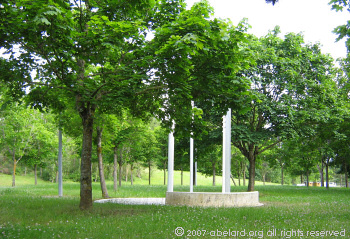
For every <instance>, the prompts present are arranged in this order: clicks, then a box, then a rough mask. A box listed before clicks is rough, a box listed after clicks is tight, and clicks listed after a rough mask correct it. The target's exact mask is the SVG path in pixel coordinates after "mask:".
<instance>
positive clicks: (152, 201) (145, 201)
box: [95, 198, 165, 205]
mask: <svg viewBox="0 0 350 239" xmlns="http://www.w3.org/2000/svg"><path fill="white" fill-rule="evenodd" d="M95 202H96V203H108V202H109V203H119V204H129V205H165V198H108V199H100V200H96V201H95Z"/></svg>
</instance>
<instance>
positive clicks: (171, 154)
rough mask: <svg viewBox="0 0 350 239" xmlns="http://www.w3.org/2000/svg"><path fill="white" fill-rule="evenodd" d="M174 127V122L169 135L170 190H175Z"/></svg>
mask: <svg viewBox="0 0 350 239" xmlns="http://www.w3.org/2000/svg"><path fill="white" fill-rule="evenodd" d="M174 128H175V125H174V124H173V127H172V131H171V132H170V133H169V137H168V192H173V191H174V145H175V140H174V132H173V130H174Z"/></svg>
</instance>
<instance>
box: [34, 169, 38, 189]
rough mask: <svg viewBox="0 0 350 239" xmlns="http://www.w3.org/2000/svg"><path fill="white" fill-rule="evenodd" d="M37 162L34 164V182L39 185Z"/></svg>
mask: <svg viewBox="0 0 350 239" xmlns="http://www.w3.org/2000/svg"><path fill="white" fill-rule="evenodd" d="M37 167H38V165H37V164H34V184H35V185H37V184H38V176H37V172H36V171H37Z"/></svg>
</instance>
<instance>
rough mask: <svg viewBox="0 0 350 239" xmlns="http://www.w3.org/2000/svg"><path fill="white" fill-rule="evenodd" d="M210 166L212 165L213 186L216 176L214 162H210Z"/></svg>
mask: <svg viewBox="0 0 350 239" xmlns="http://www.w3.org/2000/svg"><path fill="white" fill-rule="evenodd" d="M212 167H213V186H215V176H216V169H215V163H213V164H212Z"/></svg>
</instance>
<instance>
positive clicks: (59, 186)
mask: <svg viewBox="0 0 350 239" xmlns="http://www.w3.org/2000/svg"><path fill="white" fill-rule="evenodd" d="M58 196H59V197H62V196H63V183H62V130H61V129H59V130H58Z"/></svg>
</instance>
